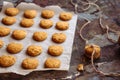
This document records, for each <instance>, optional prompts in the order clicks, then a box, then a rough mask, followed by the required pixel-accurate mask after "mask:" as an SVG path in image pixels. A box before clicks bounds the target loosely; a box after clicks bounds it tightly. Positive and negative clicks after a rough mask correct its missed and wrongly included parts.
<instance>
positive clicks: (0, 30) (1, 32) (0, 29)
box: [0, 26, 11, 37]
mask: <svg viewBox="0 0 120 80" xmlns="http://www.w3.org/2000/svg"><path fill="white" fill-rule="evenodd" d="M10 31H11V29H10V28H8V27H4V26H0V37H4V36H7V35H9V34H10Z"/></svg>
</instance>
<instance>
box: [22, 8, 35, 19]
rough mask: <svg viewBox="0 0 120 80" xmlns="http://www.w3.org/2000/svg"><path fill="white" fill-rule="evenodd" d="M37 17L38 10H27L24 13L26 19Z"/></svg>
mask: <svg viewBox="0 0 120 80" xmlns="http://www.w3.org/2000/svg"><path fill="white" fill-rule="evenodd" d="M36 15H37V12H36V10H26V11H25V12H24V17H26V18H29V19H32V18H35V17H36Z"/></svg>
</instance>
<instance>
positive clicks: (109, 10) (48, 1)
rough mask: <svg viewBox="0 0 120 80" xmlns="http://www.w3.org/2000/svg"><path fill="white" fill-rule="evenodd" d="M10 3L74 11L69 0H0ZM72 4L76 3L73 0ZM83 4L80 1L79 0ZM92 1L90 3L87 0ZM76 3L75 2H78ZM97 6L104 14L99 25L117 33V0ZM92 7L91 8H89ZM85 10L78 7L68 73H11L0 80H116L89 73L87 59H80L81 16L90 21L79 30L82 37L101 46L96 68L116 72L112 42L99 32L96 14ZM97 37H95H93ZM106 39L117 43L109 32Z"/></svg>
mask: <svg viewBox="0 0 120 80" xmlns="http://www.w3.org/2000/svg"><path fill="white" fill-rule="evenodd" d="M4 1H10V2H13V3H14V4H15V5H17V4H19V3H20V2H23V1H24V2H33V3H36V4H38V5H40V6H42V7H45V6H48V5H59V6H60V7H62V8H63V9H65V10H69V11H74V6H73V5H72V4H71V2H70V0H4ZM74 1H75V2H77V1H79V0H74ZM83 1H84V0H83ZM90 1H93V0H90ZM2 2H3V0H0V6H1V7H2ZM78 3H79V2H78ZM96 4H98V5H99V6H100V7H101V8H102V10H103V14H104V17H103V18H104V19H103V23H104V24H108V25H109V27H110V28H111V29H113V30H116V31H119V30H120V0H99V1H98V2H97V3H96ZM93 8H94V7H93ZM93 8H91V10H88V11H81V4H79V5H78V13H77V15H78V22H77V28H76V33H75V38H74V45H73V51H72V57H71V63H70V70H69V71H35V72H32V73H30V74H28V75H26V76H21V75H17V74H14V73H4V74H0V80H46V79H47V80H52V79H56V80H62V79H63V80H120V77H105V76H101V75H98V74H97V73H95V72H94V71H93V70H92V67H91V66H90V60H88V59H87V58H86V57H85V56H84V47H85V42H84V41H83V40H82V39H81V38H80V36H79V33H78V32H79V29H80V28H81V26H82V25H83V24H84V23H85V20H84V19H81V16H85V17H86V18H88V19H90V20H91V21H92V22H91V23H90V24H89V25H88V26H87V27H86V28H85V29H84V30H83V33H82V34H83V36H84V37H86V38H87V39H89V41H91V42H92V43H95V44H98V45H100V46H101V49H102V51H101V57H100V59H98V60H96V61H95V63H101V64H99V65H98V69H101V70H102V71H104V72H110V71H113V72H120V61H119V60H120V49H119V45H118V44H116V43H111V42H109V41H108V40H106V35H105V31H103V30H102V29H101V27H100V25H99V20H98V16H97V15H98V14H99V13H98V11H94V9H93ZM95 35H97V36H95ZM110 36H111V37H112V38H114V39H115V40H117V38H118V37H116V35H113V33H110ZM80 63H82V64H84V65H85V71H83V72H79V71H77V69H76V68H77V66H78V64H80Z"/></svg>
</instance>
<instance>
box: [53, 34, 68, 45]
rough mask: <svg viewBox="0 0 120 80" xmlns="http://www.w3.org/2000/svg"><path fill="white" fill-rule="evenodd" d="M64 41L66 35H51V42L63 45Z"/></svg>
mask: <svg viewBox="0 0 120 80" xmlns="http://www.w3.org/2000/svg"><path fill="white" fill-rule="evenodd" d="M65 40H66V35H65V34H64V33H54V34H53V35H52V41H54V42H56V43H63V42H64V41H65Z"/></svg>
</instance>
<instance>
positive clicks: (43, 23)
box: [39, 19, 53, 29]
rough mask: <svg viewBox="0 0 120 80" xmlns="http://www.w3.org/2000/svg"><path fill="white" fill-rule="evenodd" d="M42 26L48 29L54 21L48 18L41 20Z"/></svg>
mask: <svg viewBox="0 0 120 80" xmlns="http://www.w3.org/2000/svg"><path fill="white" fill-rule="evenodd" d="M39 25H40V27H42V28H44V29H48V28H50V27H52V26H53V21H52V20H48V19H43V20H41V21H40V24H39Z"/></svg>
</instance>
